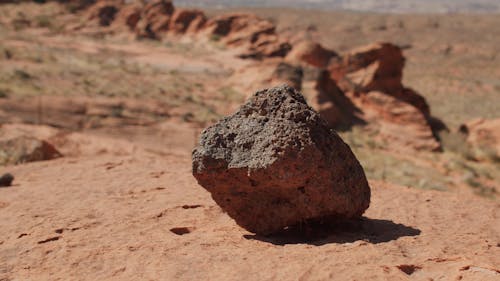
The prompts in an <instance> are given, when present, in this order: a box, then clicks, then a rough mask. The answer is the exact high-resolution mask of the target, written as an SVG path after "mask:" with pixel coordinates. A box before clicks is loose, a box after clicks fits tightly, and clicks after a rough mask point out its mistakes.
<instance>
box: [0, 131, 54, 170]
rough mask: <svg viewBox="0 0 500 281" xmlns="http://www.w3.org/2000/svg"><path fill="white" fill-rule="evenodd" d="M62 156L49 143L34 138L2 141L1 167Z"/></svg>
mask: <svg viewBox="0 0 500 281" xmlns="http://www.w3.org/2000/svg"><path fill="white" fill-rule="evenodd" d="M61 156H62V155H61V153H59V151H57V150H56V149H55V148H54V146H52V145H51V144H49V143H48V142H46V141H43V140H38V139H36V138H32V137H26V136H21V137H17V138H14V139H9V140H4V141H0V165H9V164H21V163H26V162H34V161H43V160H51V159H55V158H58V157H61Z"/></svg>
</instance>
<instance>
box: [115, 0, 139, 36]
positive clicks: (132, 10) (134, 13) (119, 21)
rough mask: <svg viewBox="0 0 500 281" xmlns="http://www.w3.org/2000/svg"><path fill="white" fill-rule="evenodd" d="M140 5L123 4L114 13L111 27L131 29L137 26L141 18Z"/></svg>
mask: <svg viewBox="0 0 500 281" xmlns="http://www.w3.org/2000/svg"><path fill="white" fill-rule="evenodd" d="M141 12H142V7H141V6H140V5H138V4H129V5H125V6H123V7H122V8H121V9H120V10H119V11H118V13H117V14H116V17H115V20H114V22H113V24H112V25H113V27H115V28H117V29H122V28H123V27H126V29H127V30H129V31H133V30H135V28H136V27H137V23H138V22H139V20H140V19H141Z"/></svg>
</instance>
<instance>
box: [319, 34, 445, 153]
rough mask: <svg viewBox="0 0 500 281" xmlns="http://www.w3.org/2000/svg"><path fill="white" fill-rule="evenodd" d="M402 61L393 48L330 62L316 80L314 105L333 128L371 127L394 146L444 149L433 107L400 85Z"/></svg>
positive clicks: (378, 46) (373, 48)
mask: <svg viewBox="0 0 500 281" xmlns="http://www.w3.org/2000/svg"><path fill="white" fill-rule="evenodd" d="M404 62H405V58H404V56H403V53H402V50H401V48H400V47H398V46H396V45H393V44H390V43H375V44H371V45H368V46H364V47H361V48H358V49H355V50H352V51H350V52H348V53H347V54H345V55H343V56H341V57H332V58H331V59H330V63H329V65H328V67H327V68H326V70H324V71H323V72H322V73H321V75H319V77H318V79H317V83H316V89H317V97H313V98H312V101H313V103H312V104H313V106H314V107H315V108H317V109H318V111H319V112H320V113H321V115H322V116H324V117H325V118H326V119H327V120H328V122H329V124H330V125H331V126H332V127H334V128H337V129H344V128H349V127H350V126H352V125H354V124H367V125H369V126H370V127H371V128H372V129H373V130H374V131H377V132H378V138H379V139H380V141H381V142H383V143H386V144H387V145H391V147H394V148H397V149H401V150H405V149H411V150H429V151H436V150H440V149H441V146H440V144H439V142H438V140H437V139H436V137H435V133H434V130H435V129H436V130H437V129H438V128H435V127H433V121H434V118H433V117H432V116H431V115H430V109H429V105H428V104H427V102H426V100H425V98H424V97H423V96H421V95H420V94H418V93H417V92H415V91H413V90H412V89H409V88H406V87H404V85H403V83H402V78H403V67H404ZM315 101H316V102H315Z"/></svg>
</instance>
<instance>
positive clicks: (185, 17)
mask: <svg viewBox="0 0 500 281" xmlns="http://www.w3.org/2000/svg"><path fill="white" fill-rule="evenodd" d="M206 21H207V17H206V16H205V14H204V13H203V12H202V11H200V10H196V9H189V10H188V9H182V10H181V9H178V10H175V12H174V14H173V15H172V18H171V21H170V27H169V31H171V32H173V33H178V34H183V33H187V32H188V31H189V33H193V32H196V31H198V30H199V29H200V28H201V27H202V26H203V24H205V22H206Z"/></svg>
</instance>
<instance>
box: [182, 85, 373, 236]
mask: <svg viewBox="0 0 500 281" xmlns="http://www.w3.org/2000/svg"><path fill="white" fill-rule="evenodd" d="M192 157H193V175H194V177H195V178H196V179H197V180H198V183H199V184H200V185H202V186H203V187H204V188H205V189H207V190H208V191H209V192H210V193H211V195H212V198H213V199H214V200H215V201H216V202H217V204H218V205H219V206H220V207H221V208H222V209H223V210H224V211H226V212H227V213H228V214H229V216H231V217H232V218H233V219H234V220H235V221H236V222H237V223H238V224H239V225H240V226H242V227H244V228H246V229H247V230H249V231H251V232H254V233H258V234H270V233H273V232H277V231H279V230H282V229H283V228H285V227H287V226H293V225H297V224H301V223H307V222H309V221H325V220H330V219H337V218H354V217H359V216H361V215H362V214H363V212H364V211H365V210H366V209H367V208H368V206H369V202H370V188H369V186H368V183H367V180H366V177H365V174H364V171H363V168H362V167H361V165H360V164H359V162H358V160H357V159H356V157H355V156H354V154H353V153H352V151H351V150H350V148H349V146H348V145H347V144H345V143H344V142H343V141H342V140H341V139H340V137H339V136H338V135H337V134H336V133H335V132H333V131H331V130H330V129H329V128H328V126H327V124H326V122H325V121H324V120H323V119H321V117H320V116H319V115H318V114H317V113H316V112H315V111H313V110H312V108H310V107H309V106H308V105H307V103H306V102H305V100H304V97H303V96H302V95H301V94H300V93H299V92H297V91H296V90H294V89H293V88H290V87H288V86H281V87H276V88H271V89H267V90H262V91H259V92H257V93H255V94H254V95H253V96H252V97H251V98H250V100H249V101H248V102H247V103H246V104H244V105H243V106H242V107H241V108H240V110H239V111H238V112H236V113H235V114H233V115H232V116H229V117H226V118H223V119H222V120H220V121H219V122H218V123H217V124H215V125H213V126H211V127H209V128H207V129H206V130H205V131H204V132H203V133H202V135H201V139H200V143H199V146H198V147H196V148H195V149H194V151H193V155H192Z"/></svg>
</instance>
